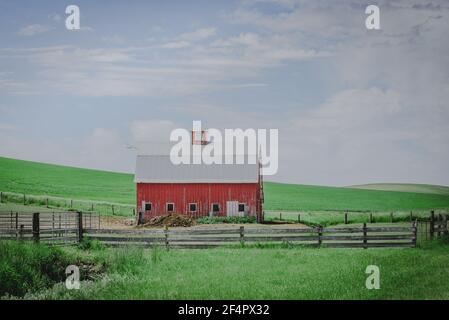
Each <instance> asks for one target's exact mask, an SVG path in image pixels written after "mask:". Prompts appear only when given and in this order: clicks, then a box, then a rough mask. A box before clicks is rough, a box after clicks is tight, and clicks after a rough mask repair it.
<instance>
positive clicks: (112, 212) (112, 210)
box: [111, 205, 115, 215]
mask: <svg viewBox="0 0 449 320" xmlns="http://www.w3.org/2000/svg"><path fill="white" fill-rule="evenodd" d="M111 208H112V215H115V213H114V205H112V206H111Z"/></svg>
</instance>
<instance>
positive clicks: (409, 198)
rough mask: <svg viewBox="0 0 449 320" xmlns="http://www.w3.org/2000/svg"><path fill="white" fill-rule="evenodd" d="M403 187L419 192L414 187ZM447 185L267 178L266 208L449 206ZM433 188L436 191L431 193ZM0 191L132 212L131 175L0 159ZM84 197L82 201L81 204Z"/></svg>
mask: <svg viewBox="0 0 449 320" xmlns="http://www.w3.org/2000/svg"><path fill="white" fill-rule="evenodd" d="M407 186H408V187H407V190H413V191H417V188H422V187H420V185H417V186H416V188H412V187H411V185H407ZM444 188H445V187H440V186H436V187H435V188H434V189H432V188H431V186H427V187H426V190H427V193H424V192H404V190H402V191H384V190H365V189H357V188H337V187H322V186H309V185H297V184H282V183H273V182H265V183H264V191H265V204H264V209H265V210H267V211H277V210H280V211H345V210H349V211H381V212H387V211H406V210H420V209H431V208H433V209H438V208H449V195H448V194H444V192H443V191H442V190H443V189H444ZM447 189H448V190H449V187H447ZM431 190H434V193H430V191H431ZM0 191H6V192H12V193H16V195H15V196H14V195H11V196H10V197H9V198H10V200H11V201H10V202H16V203H20V202H21V201H22V196H21V194H26V195H35V196H51V197H59V198H56V199H50V201H51V204H52V205H53V206H55V207H58V208H64V207H67V205H68V204H67V203H68V202H67V201H69V200H68V199H73V200H74V201H75V202H77V201H78V203H77V204H76V208H80V209H82V210H87V209H88V208H89V206H90V203H89V201H94V202H104V203H99V204H98V206H101V205H103V206H105V208H106V209H105V211H104V212H105V213H109V212H110V211H111V209H110V207H111V206H110V204H113V203H114V204H123V205H128V207H127V208H125V209H124V210H123V211H122V213H119V214H122V215H130V214H132V207H131V206H132V205H134V203H135V184H134V183H133V175H131V174H124V173H114V172H105V171H97V170H88V169H80V168H72V167H65V166H57V165H51V164H43V163H36V162H29V161H21V160H14V159H8V158H1V157H0ZM27 201H29V202H28V203H27V204H29V205H39V206H42V205H45V199H44V198H40V199H37V200H33V199H32V198H30V200H27ZM83 201H84V202H85V203H83Z"/></svg>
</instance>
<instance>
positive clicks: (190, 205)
mask: <svg viewBox="0 0 449 320" xmlns="http://www.w3.org/2000/svg"><path fill="white" fill-rule="evenodd" d="M189 211H190V212H196V203H189Z"/></svg>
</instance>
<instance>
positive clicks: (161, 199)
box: [137, 183, 262, 220]
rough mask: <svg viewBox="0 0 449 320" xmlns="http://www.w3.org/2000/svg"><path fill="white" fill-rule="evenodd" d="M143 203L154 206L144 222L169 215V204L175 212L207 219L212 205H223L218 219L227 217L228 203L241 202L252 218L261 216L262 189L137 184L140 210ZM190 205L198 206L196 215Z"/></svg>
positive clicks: (229, 185) (232, 185) (249, 185)
mask: <svg viewBox="0 0 449 320" xmlns="http://www.w3.org/2000/svg"><path fill="white" fill-rule="evenodd" d="M142 201H145V202H146V203H148V202H151V206H152V209H151V211H146V212H145V218H149V217H154V216H158V215H163V214H166V213H167V212H166V203H174V204H175V212H176V213H181V214H189V215H192V216H195V217H200V216H207V215H209V211H212V208H211V205H212V204H213V203H218V204H219V205H220V211H219V212H218V214H216V215H219V216H226V202H227V201H238V202H239V203H245V204H246V205H247V206H248V211H249V215H250V216H257V217H258V220H259V218H260V213H261V209H262V208H261V203H260V186H259V184H258V183H137V209H138V211H140V210H141V209H144V208H142ZM189 203H196V204H197V212H196V213H190V212H189V208H188V205H189Z"/></svg>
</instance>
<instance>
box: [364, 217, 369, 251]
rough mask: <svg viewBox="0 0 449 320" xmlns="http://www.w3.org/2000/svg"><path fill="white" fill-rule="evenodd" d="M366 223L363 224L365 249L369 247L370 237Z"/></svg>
mask: <svg viewBox="0 0 449 320" xmlns="http://www.w3.org/2000/svg"><path fill="white" fill-rule="evenodd" d="M366 235H367V230H366V223H364V224H363V249H368V245H367V244H368V238H367V236H366Z"/></svg>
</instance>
